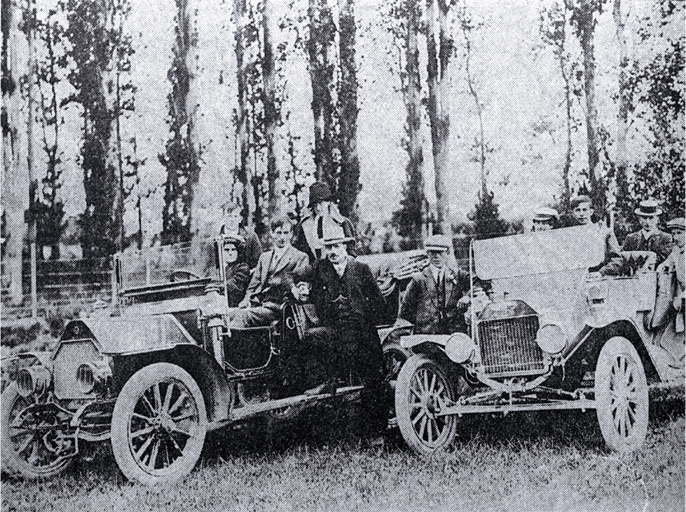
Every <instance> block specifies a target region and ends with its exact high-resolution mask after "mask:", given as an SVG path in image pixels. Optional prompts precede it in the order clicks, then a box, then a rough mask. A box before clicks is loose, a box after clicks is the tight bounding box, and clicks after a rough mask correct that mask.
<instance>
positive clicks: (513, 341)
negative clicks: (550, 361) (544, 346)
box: [478, 315, 545, 377]
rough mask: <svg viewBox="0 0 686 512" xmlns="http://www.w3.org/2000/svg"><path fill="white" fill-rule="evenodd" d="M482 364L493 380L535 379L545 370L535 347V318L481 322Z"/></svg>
mask: <svg viewBox="0 0 686 512" xmlns="http://www.w3.org/2000/svg"><path fill="white" fill-rule="evenodd" d="M478 331H479V345H480V347H481V361H482V364H483V366H484V370H485V372H486V374H488V375H490V376H492V377H506V376H515V375H535V374H539V373H542V372H543V371H544V370H545V365H544V362H543V352H542V351H541V349H540V348H539V346H538V345H537V344H536V332H537V331H538V316H537V315H528V316H521V317H517V318H507V319H498V320H484V321H482V322H480V323H479V327H478Z"/></svg>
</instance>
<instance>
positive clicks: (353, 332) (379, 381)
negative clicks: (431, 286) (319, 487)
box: [291, 225, 388, 436]
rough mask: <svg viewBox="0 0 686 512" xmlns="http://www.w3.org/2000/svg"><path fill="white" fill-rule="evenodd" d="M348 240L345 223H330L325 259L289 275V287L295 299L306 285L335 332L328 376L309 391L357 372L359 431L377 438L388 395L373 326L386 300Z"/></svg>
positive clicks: (332, 386)
mask: <svg viewBox="0 0 686 512" xmlns="http://www.w3.org/2000/svg"><path fill="white" fill-rule="evenodd" d="M352 241H353V239H352V238H351V237H349V236H347V235H346V234H345V232H344V229H343V226H341V225H330V226H328V228H327V230H325V231H324V236H323V238H322V240H321V243H322V248H323V257H322V258H321V259H318V260H315V261H314V262H313V263H312V264H310V265H308V266H307V268H306V269H305V271H304V272H297V271H296V272H294V273H293V274H292V279H293V284H294V286H293V287H292V288H291V290H292V292H293V294H294V295H295V296H296V298H298V294H299V291H298V284H300V283H302V282H307V283H310V285H311V291H310V299H311V302H312V303H313V304H315V306H316V307H317V312H318V314H319V318H320V320H321V322H322V323H323V324H324V325H326V326H328V327H330V328H332V330H333V332H334V333H335V340H334V341H333V344H332V346H331V350H330V352H331V357H330V359H329V361H328V363H329V364H328V372H329V375H330V380H329V381H328V382H327V383H325V384H324V385H322V386H320V387H318V388H317V389H316V390H314V391H312V392H316V393H319V392H325V391H334V390H335V388H336V387H337V384H338V383H340V382H341V381H343V382H346V381H347V379H348V376H350V375H357V376H358V377H359V378H360V380H361V381H362V383H363V384H364V386H365V389H364V390H363V391H362V410H363V415H364V419H363V420H362V422H361V425H360V434H362V435H364V436H366V435H370V436H375V435H378V434H381V433H383V432H384V430H385V428H386V421H387V420H386V415H387V407H386V402H387V399H388V397H387V394H388V393H387V390H386V389H385V386H384V380H383V354H382V351H381V341H380V340H379V335H378V333H377V330H376V322H377V320H378V318H380V314H381V311H382V309H383V303H384V298H383V295H381V291H380V290H379V287H378V286H377V284H376V280H375V279H374V276H373V275H372V272H371V270H370V269H369V267H368V266H367V265H366V264H365V263H361V262H359V261H357V260H356V259H355V258H353V257H351V256H350V255H349V254H348V252H347V247H348V244H349V243H350V242H352Z"/></svg>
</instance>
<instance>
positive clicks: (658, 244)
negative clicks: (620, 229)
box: [622, 230, 673, 265]
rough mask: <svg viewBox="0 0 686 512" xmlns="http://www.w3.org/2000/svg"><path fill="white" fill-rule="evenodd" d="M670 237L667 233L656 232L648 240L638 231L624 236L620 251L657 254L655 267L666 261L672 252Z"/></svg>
mask: <svg viewBox="0 0 686 512" xmlns="http://www.w3.org/2000/svg"><path fill="white" fill-rule="evenodd" d="M672 245H673V244H672V237H671V236H670V235H668V234H667V233H664V232H662V231H660V230H657V231H656V232H655V233H653V234H652V235H651V236H650V238H648V240H646V239H645V237H644V236H643V233H641V232H640V231H638V232H636V233H631V234H629V235H627V236H626V239H625V240H624V245H622V251H653V252H654V253H655V254H657V265H659V264H660V263H662V262H663V261H665V260H666V259H667V256H669V253H670V252H672Z"/></svg>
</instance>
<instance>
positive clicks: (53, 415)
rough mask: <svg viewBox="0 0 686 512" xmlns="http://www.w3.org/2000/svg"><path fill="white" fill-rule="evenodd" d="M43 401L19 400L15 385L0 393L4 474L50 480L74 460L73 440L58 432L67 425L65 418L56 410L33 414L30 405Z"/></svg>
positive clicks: (30, 397)
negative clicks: (0, 395)
mask: <svg viewBox="0 0 686 512" xmlns="http://www.w3.org/2000/svg"><path fill="white" fill-rule="evenodd" d="M44 402H45V398H41V399H36V398H35V397H33V396H29V397H27V398H24V397H22V396H21V395H20V394H19V393H18V391H17V386H16V384H15V383H12V384H10V385H9V386H7V387H6V388H5V390H4V391H3V392H2V415H1V422H2V434H1V437H2V470H3V471H4V472H6V473H7V474H10V475H14V476H21V477H22V478H26V479H31V480H35V479H43V478H50V477H53V476H55V475H57V474H59V473H61V472H62V471H64V470H65V469H66V468H67V467H68V466H69V465H70V464H71V462H72V461H73V460H74V459H73V455H74V453H75V450H74V439H73V437H71V436H65V435H64V434H63V433H62V430H61V429H60V426H61V427H65V426H67V425H68V424H69V418H68V415H67V414H66V413H63V412H60V411H59V409H57V408H55V409H54V410H51V409H50V408H48V409H45V411H46V412H45V413H42V412H40V413H39V412H37V410H36V409H35V408H34V407H33V406H34V405H36V404H40V403H44ZM62 416H64V417H62Z"/></svg>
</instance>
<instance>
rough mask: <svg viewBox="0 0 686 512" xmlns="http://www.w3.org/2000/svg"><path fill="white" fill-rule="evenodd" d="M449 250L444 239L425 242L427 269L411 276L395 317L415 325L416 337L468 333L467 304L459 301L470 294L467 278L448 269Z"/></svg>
mask: <svg viewBox="0 0 686 512" xmlns="http://www.w3.org/2000/svg"><path fill="white" fill-rule="evenodd" d="M451 246H452V242H451V240H450V238H448V237H447V236H445V235H432V236H430V237H429V238H427V239H426V241H425V242H424V249H425V250H426V252H427V254H428V256H429V266H428V267H426V268H425V269H424V270H423V271H422V272H417V273H415V274H413V275H412V280H411V281H410V284H408V285H407V290H406V291H405V296H404V297H403V300H402V303H401V304H400V311H399V313H398V318H400V319H403V320H406V321H408V322H411V323H413V324H414V327H415V333H419V334H450V333H453V332H457V331H460V332H467V325H466V323H465V320H464V314H463V313H464V312H465V311H466V310H467V304H466V303H464V302H463V301H460V299H461V298H462V297H463V296H465V295H466V294H467V293H468V291H469V274H467V273H466V272H464V271H462V270H457V271H455V270H453V269H451V268H450V267H449V266H448V265H447V261H448V255H449V253H450V249H451Z"/></svg>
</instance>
